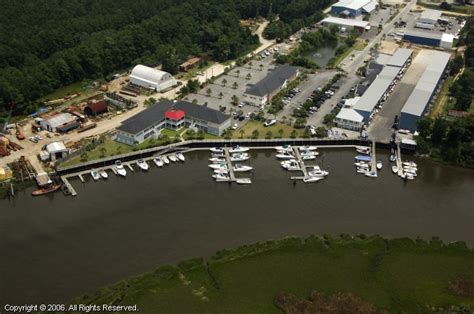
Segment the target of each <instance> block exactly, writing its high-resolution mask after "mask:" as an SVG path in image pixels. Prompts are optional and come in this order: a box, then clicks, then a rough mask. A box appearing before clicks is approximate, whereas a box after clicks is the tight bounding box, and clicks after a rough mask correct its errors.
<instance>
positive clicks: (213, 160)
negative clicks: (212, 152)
mask: <svg viewBox="0 0 474 314" xmlns="http://www.w3.org/2000/svg"><path fill="white" fill-rule="evenodd" d="M209 161H212V162H225V158H218V157H212V158H209Z"/></svg>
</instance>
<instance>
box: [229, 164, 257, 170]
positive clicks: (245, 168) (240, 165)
mask: <svg viewBox="0 0 474 314" xmlns="http://www.w3.org/2000/svg"><path fill="white" fill-rule="evenodd" d="M233 169H234V172H246V171H251V170H252V169H253V168H252V167H250V166H247V165H242V164H235V165H234V167H233Z"/></svg>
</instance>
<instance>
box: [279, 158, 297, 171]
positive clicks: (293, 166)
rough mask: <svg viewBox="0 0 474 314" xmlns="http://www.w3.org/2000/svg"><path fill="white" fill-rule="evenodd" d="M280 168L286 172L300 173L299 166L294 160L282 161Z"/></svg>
mask: <svg viewBox="0 0 474 314" xmlns="http://www.w3.org/2000/svg"><path fill="white" fill-rule="evenodd" d="M281 166H282V167H283V168H284V169H286V170H288V171H300V170H301V166H300V164H299V163H298V162H297V161H296V160H289V161H283V162H282V163H281Z"/></svg>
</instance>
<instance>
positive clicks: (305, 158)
mask: <svg viewBox="0 0 474 314" xmlns="http://www.w3.org/2000/svg"><path fill="white" fill-rule="evenodd" d="M301 159H303V160H314V159H316V155H302V156H301Z"/></svg>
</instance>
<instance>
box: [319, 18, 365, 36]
mask: <svg viewBox="0 0 474 314" xmlns="http://www.w3.org/2000/svg"><path fill="white" fill-rule="evenodd" d="M321 25H324V26H330V25H336V26H339V27H340V28H345V29H355V30H358V31H359V32H363V31H365V30H369V29H370V23H369V22H366V21H359V20H353V19H343V18H340V17H334V16H330V17H327V18H325V19H324V20H322V21H321Z"/></svg>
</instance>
